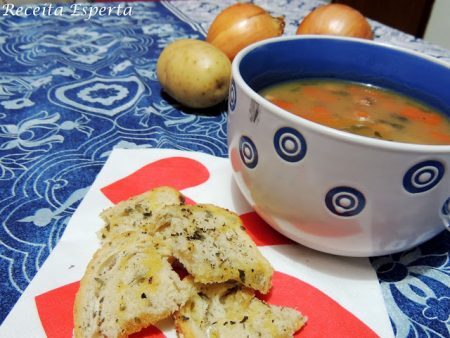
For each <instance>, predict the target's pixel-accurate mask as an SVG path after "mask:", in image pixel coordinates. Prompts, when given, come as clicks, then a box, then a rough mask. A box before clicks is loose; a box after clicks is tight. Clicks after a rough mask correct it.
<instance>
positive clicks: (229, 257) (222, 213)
mask: <svg viewBox="0 0 450 338" xmlns="http://www.w3.org/2000/svg"><path fill="white" fill-rule="evenodd" d="M157 222H158V227H159V230H158V232H157V233H156V235H157V236H162V237H163V238H164V239H163V240H166V241H168V242H170V245H171V247H172V254H173V256H174V257H176V258H177V259H178V260H179V261H180V262H181V263H182V264H183V265H184V267H185V268H186V270H187V271H188V272H189V273H190V274H191V275H192V276H193V277H194V280H195V282H198V283H205V284H208V283H218V282H226V281H230V280H233V281H238V282H240V283H242V284H243V285H245V286H247V287H250V288H252V289H255V290H258V291H260V292H262V293H267V292H268V291H269V289H270V288H271V280H272V274H273V268H272V266H271V265H270V263H269V262H268V261H267V260H266V259H265V258H264V256H263V255H262V254H261V253H260V251H259V250H258V248H257V246H256V245H255V243H254V242H253V241H252V240H251V238H250V237H249V236H248V235H247V233H246V232H245V228H244V227H243V225H242V222H241V219H240V218H239V216H238V215H236V214H235V213H233V212H231V211H229V210H226V209H224V208H220V207H217V206H214V205H209V204H203V205H200V204H198V205H184V206H167V207H165V208H164V209H162V211H161V212H160V213H159V218H158V220H157Z"/></svg>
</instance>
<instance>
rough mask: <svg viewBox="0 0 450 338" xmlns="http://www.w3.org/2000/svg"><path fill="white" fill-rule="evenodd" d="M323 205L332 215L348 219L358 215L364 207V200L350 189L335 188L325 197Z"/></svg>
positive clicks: (356, 191) (357, 191)
mask: <svg viewBox="0 0 450 338" xmlns="http://www.w3.org/2000/svg"><path fill="white" fill-rule="evenodd" d="M325 204H326V206H327V208H328V210H330V211H331V212H332V213H333V214H335V215H338V216H343V217H350V216H355V215H357V214H359V213H360V212H361V211H362V210H363V209H364V207H365V206H366V198H365V197H364V195H363V194H362V193H361V192H360V191H359V190H357V189H355V188H352V187H345V186H342V187H335V188H333V189H331V190H330V191H328V193H327V194H326V196H325Z"/></svg>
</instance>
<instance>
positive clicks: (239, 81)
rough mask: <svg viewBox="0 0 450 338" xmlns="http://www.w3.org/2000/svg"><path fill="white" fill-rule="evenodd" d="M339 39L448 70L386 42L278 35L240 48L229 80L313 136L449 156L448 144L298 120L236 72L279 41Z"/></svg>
mask: <svg viewBox="0 0 450 338" xmlns="http://www.w3.org/2000/svg"><path fill="white" fill-rule="evenodd" d="M311 39H314V40H316V39H317V40H342V41H350V42H354V43H360V44H367V45H374V46H378V47H380V48H387V49H391V50H396V51H399V52H402V53H406V54H411V55H413V56H416V57H419V58H422V59H425V60H428V61H430V62H433V63H436V64H439V65H441V66H444V67H446V68H448V69H449V70H450V64H449V63H446V62H444V61H442V60H439V59H437V58H434V57H432V56H429V55H426V54H424V53H420V52H417V51H414V50H411V49H407V48H404V47H399V46H395V45H392V44H389V43H386V42H379V41H374V40H366V39H360V38H353V37H342V36H334V35H293V36H281V37H275V38H269V39H265V40H262V41H259V42H255V43H253V44H251V45H249V46H247V47H245V48H244V49H242V50H241V51H240V52H239V53H238V54H237V55H236V57H235V58H234V59H233V63H232V78H233V80H234V81H235V83H236V86H237V87H240V88H241V89H242V90H243V91H244V93H245V94H246V95H248V96H249V97H250V98H251V99H253V100H254V101H256V102H257V103H258V104H259V105H260V106H262V107H263V108H265V109H266V110H267V111H270V112H271V113H273V114H275V115H276V116H278V117H280V118H282V119H284V120H287V121H288V122H290V123H292V124H290V125H298V124H300V125H303V126H304V127H306V128H308V129H310V130H311V131H313V132H315V133H317V134H324V135H325V136H327V137H331V138H334V139H337V140H339V141H344V142H347V143H354V144H362V145H364V146H369V147H373V148H381V149H383V150H391V151H403V152H420V153H425V152H427V153H431V154H443V153H444V154H447V153H449V154H450V145H445V144H444V145H440V144H439V145H435V144H416V143H405V142H398V141H388V140H381V139H376V138H371V137H368V136H362V135H357V134H352V133H349V132H345V131H341V130H338V129H335V128H332V127H328V126H325V125H322V124H319V123H317V122H313V121H310V120H307V119H305V118H302V117H301V116H297V115H294V114H292V113H290V112H288V111H286V110H284V109H282V108H280V107H278V106H277V105H275V104H273V103H271V102H270V101H268V100H266V99H264V98H263V97H262V96H261V95H259V94H258V93H257V92H256V91H254V90H253V89H252V88H251V87H250V86H249V85H248V84H247V82H245V81H244V79H243V78H242V75H241V73H240V70H239V66H240V63H241V61H242V59H243V58H244V57H245V56H246V55H247V54H249V53H250V52H251V51H252V50H254V49H256V48H258V47H260V46H264V45H268V44H271V43H276V42H282V41H290V40H311Z"/></svg>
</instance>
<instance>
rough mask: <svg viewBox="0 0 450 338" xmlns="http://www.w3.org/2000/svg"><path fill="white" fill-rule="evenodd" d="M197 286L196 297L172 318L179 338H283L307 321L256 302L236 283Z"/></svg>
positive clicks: (250, 294) (294, 312)
mask: <svg viewBox="0 0 450 338" xmlns="http://www.w3.org/2000/svg"><path fill="white" fill-rule="evenodd" d="M197 287H198V291H197V294H196V295H194V296H193V297H192V298H191V299H190V300H189V301H188V302H187V303H186V304H185V305H184V306H183V307H182V308H181V309H180V311H179V312H177V313H176V315H175V326H176V329H177V334H178V337H180V338H207V337H214V338H219V337H223V338H228V337H236V338H237V337H267V338H285V337H286V338H287V337H292V336H293V335H294V333H295V332H297V331H298V330H299V329H300V328H301V327H302V326H303V325H304V324H305V322H306V320H307V318H306V317H304V316H302V314H301V313H299V312H297V311H296V310H294V309H292V308H288V307H281V306H275V305H269V304H267V303H265V302H263V301H261V300H259V299H258V298H256V297H255V294H254V291H253V290H251V289H248V288H245V287H242V286H241V285H238V284H236V283H220V284H210V285H197Z"/></svg>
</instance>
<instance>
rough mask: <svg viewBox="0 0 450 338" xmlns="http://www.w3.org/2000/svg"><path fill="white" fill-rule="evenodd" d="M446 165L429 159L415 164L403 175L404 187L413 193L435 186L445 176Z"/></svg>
mask: <svg viewBox="0 0 450 338" xmlns="http://www.w3.org/2000/svg"><path fill="white" fill-rule="evenodd" d="M444 171H445V170H444V165H443V164H442V163H441V162H439V161H434V160H429V161H423V162H419V163H417V164H415V165H413V166H412V167H411V168H410V169H409V170H408V171H407V172H406V174H405V176H404V177H403V187H404V188H405V189H406V191H408V192H410V193H411V194H417V193H421V192H425V191H428V190H430V189H432V188H434V187H435V186H436V185H437V184H438V183H439V181H440V180H441V179H442V177H443V176H444Z"/></svg>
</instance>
